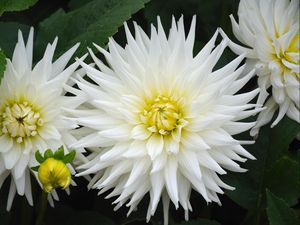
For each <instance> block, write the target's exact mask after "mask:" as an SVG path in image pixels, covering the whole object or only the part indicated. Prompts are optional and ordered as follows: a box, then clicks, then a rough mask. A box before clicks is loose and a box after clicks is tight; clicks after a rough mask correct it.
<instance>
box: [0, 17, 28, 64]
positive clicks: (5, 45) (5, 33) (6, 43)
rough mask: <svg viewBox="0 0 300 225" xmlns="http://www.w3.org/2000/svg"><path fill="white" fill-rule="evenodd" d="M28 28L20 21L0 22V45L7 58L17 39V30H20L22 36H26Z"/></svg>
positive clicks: (11, 52) (10, 54)
mask: <svg viewBox="0 0 300 225" xmlns="http://www.w3.org/2000/svg"><path fill="white" fill-rule="evenodd" d="M29 28H30V27H29V26H27V25H24V24H20V23H14V22H0V30H1V35H0V46H1V48H2V50H3V51H4V52H5V55H6V57H7V58H12V54H13V51H14V48H15V45H16V43H17V40H18V30H21V31H22V33H23V36H24V37H27V35H28V32H29Z"/></svg>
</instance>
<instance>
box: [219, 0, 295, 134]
mask: <svg viewBox="0 0 300 225" xmlns="http://www.w3.org/2000/svg"><path fill="white" fill-rule="evenodd" d="M238 17H239V23H237V22H236V21H235V19H234V18H233V16H232V15H231V16H230V18H231V22H232V29H233V33H234V34H235V36H236V38H237V39H238V40H239V41H240V42H241V43H243V44H244V45H246V46H248V47H249V48H248V47H242V46H239V45H237V44H235V43H233V42H231V41H229V46H230V47H231V49H232V50H233V51H234V52H235V53H237V54H244V53H246V54H247V57H248V59H247V61H246V65H247V66H248V67H249V68H256V73H257V75H258V86H259V87H260V88H261V92H260V94H259V97H258V104H265V106H266V107H267V109H266V110H264V111H262V112H261V113H260V114H259V116H258V122H257V124H256V125H255V127H254V128H253V129H252V130H251V135H253V136H254V135H257V134H258V132H259V128H260V127H261V126H263V125H265V124H267V123H269V122H270V121H271V120H272V118H273V115H274V114H275V112H276V111H277V109H278V108H279V112H278V115H277V118H276V119H275V120H274V121H273V123H272V125H271V127H274V126H275V125H276V124H278V122H279V121H280V120H281V119H282V118H283V117H284V115H285V114H286V115H287V116H288V117H289V118H291V119H293V120H295V121H297V122H298V123H300V113H299V110H300V67H299V66H300V58H299V57H300V47H299V45H300V36H299V29H300V25H299V18H300V17H299V0H292V1H289V0H252V1H247V0H241V1H240V4H239V9H238ZM223 36H225V34H224V33H223ZM268 89H270V92H271V93H272V94H271V96H269V93H268Z"/></svg>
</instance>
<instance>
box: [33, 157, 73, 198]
mask: <svg viewBox="0 0 300 225" xmlns="http://www.w3.org/2000/svg"><path fill="white" fill-rule="evenodd" d="M38 177H39V180H40V182H41V183H42V185H43V189H44V191H45V192H48V193H49V192H51V191H52V190H53V189H55V188H62V189H66V188H67V187H69V185H70V183H71V173H70V170H69V168H68V167H67V166H66V164H65V163H64V162H63V161H61V160H57V159H54V158H48V159H46V160H45V161H44V162H43V163H42V164H41V165H40V168H39V170H38Z"/></svg>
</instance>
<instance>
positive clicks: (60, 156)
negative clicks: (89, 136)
mask: <svg viewBox="0 0 300 225" xmlns="http://www.w3.org/2000/svg"><path fill="white" fill-rule="evenodd" d="M54 158H55V159H58V160H63V158H64V146H61V147H59V149H57V150H56V151H55V153H54Z"/></svg>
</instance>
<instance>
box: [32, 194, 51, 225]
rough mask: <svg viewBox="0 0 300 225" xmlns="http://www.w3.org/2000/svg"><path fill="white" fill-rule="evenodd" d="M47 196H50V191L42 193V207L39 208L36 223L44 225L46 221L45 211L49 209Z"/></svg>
mask: <svg viewBox="0 0 300 225" xmlns="http://www.w3.org/2000/svg"><path fill="white" fill-rule="evenodd" d="M47 197H48V193H46V192H44V191H43V192H42V195H41V199H40V207H39V210H38V215H37V218H36V221H35V225H43V224H44V223H43V222H44V221H43V220H44V216H45V212H46V209H47V202H48V200H47Z"/></svg>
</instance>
